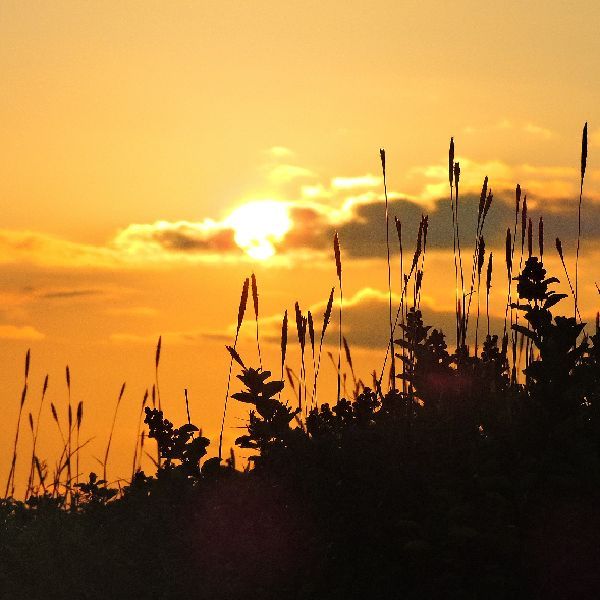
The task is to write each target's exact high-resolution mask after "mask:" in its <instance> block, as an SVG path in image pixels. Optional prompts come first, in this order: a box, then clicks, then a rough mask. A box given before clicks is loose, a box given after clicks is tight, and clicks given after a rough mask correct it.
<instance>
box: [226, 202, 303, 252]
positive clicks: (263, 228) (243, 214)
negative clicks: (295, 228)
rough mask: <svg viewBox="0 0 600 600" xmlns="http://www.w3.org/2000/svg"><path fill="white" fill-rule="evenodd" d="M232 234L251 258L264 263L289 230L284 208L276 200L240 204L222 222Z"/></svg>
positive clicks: (281, 203) (288, 218)
mask: <svg viewBox="0 0 600 600" xmlns="http://www.w3.org/2000/svg"><path fill="white" fill-rule="evenodd" d="M225 224H226V225H228V226H229V227H231V228H232V229H233V231H234V238H235V243H236V244H237V245H238V246H239V247H240V248H241V249H242V250H244V252H245V253H246V254H247V255H248V256H250V257H251V258H255V259H257V260H266V259H267V258H270V257H271V256H273V255H274V254H275V244H276V243H277V242H280V241H281V240H282V239H283V238H284V236H285V234H286V233H287V232H288V231H289V230H290V229H291V227H292V221H291V219H290V215H289V211H288V207H287V205H286V204H284V203H283V202H277V201H276V200H256V201H253V202H248V203H247V204H243V205H242V206H240V207H239V208H237V209H236V210H234V211H233V212H232V213H231V214H230V215H229V217H227V219H226V220H225Z"/></svg>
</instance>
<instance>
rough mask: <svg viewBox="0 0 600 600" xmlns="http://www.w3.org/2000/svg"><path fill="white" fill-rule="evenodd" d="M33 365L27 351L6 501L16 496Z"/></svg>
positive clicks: (5, 493) (5, 494)
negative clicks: (18, 455) (20, 439)
mask: <svg viewBox="0 0 600 600" xmlns="http://www.w3.org/2000/svg"><path fill="white" fill-rule="evenodd" d="M30 364H31V349H29V350H27V352H26V354H25V377H24V381H23V390H22V392H21V400H20V402H19V416H18V417H17V430H16V432H15V441H14V444H13V453H12V460H11V463H10V471H9V473H8V478H7V480H6V489H5V491H4V499H6V498H8V494H9V492H10V495H11V496H14V492H15V471H16V467H17V446H18V444H19V432H20V430H21V417H22V415H23V405H24V404H25V399H26V398H27V388H28V386H29V366H30Z"/></svg>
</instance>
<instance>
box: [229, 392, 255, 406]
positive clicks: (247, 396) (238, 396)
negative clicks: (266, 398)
mask: <svg viewBox="0 0 600 600" xmlns="http://www.w3.org/2000/svg"><path fill="white" fill-rule="evenodd" d="M231 397H232V398H234V399H235V400H239V401H240V402H248V403H249V404H255V403H256V396H254V395H253V394H251V393H250V392H237V393H235V394H232V395H231Z"/></svg>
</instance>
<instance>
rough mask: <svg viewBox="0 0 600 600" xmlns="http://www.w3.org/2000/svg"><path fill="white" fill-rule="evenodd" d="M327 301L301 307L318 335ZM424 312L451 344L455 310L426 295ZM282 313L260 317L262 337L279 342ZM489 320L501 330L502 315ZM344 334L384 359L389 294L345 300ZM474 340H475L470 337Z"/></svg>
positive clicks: (331, 337)
mask: <svg viewBox="0 0 600 600" xmlns="http://www.w3.org/2000/svg"><path fill="white" fill-rule="evenodd" d="M399 303H400V297H399V295H398V294H392V307H393V315H394V317H395V316H396V312H397V310H398V306H399ZM326 304H327V301H326V300H324V301H322V302H319V303H317V304H313V305H311V306H310V307H303V308H302V310H303V312H304V314H306V310H307V309H308V310H310V311H311V313H312V314H313V315H314V318H315V330H316V334H317V339H318V336H319V335H320V332H321V326H322V315H323V313H324V311H325V306H326ZM338 306H339V304H338V299H337V298H336V300H335V303H334V310H333V317H332V320H331V322H330V324H329V326H328V328H327V334H326V338H325V344H326V345H329V346H335V345H336V344H337V340H338V335H339V328H338V321H337V310H338ZM421 311H422V313H423V320H424V322H425V325H431V326H432V327H435V328H437V329H438V330H442V331H443V332H444V333H445V334H446V336H447V343H448V346H451V345H452V340H453V332H454V330H455V313H454V312H453V311H447V310H440V309H439V305H437V304H435V303H434V301H433V299H432V298H430V297H429V296H426V295H424V296H423V297H422V300H421ZM471 316H472V321H471V323H472V326H471V335H472V336H473V337H474V329H475V311H474V310H472V311H471ZM282 318H283V315H282V314H276V315H270V316H267V317H263V318H261V319H260V330H261V337H262V339H263V340H265V341H268V342H271V343H275V344H279V343H280V335H281V322H282ZM484 320H485V319H480V330H479V331H480V336H484V337H485V332H484V330H483V325H484ZM490 323H491V328H492V331H493V332H495V333H502V328H503V324H504V323H503V318H502V317H501V316H496V315H490ZM289 327H290V331H289V332H288V340H289V343H294V342H295V340H296V337H295V335H296V334H295V331H296V330H295V327H296V326H295V321H294V317H293V316H291V317H290V320H289ZM234 331H235V325H233V324H232V325H231V326H230V328H229V329H228V331H227V332H223V333H222V335H223V336H224V337H225V339H231V335H232V333H233V332H234ZM242 331H243V334H244V335H245V336H247V337H248V339H251V338H252V336H253V335H254V332H253V331H250V329H246V330H242ZM343 335H344V337H346V339H347V340H348V343H349V344H350V345H351V346H359V347H362V348H371V349H377V348H379V349H381V350H382V360H383V354H384V353H385V349H386V347H387V343H388V340H389V336H390V330H389V297H388V293H387V292H386V291H382V290H378V289H374V288H371V287H365V288H362V289H361V290H359V291H358V292H356V293H355V294H354V295H353V296H351V297H350V298H346V299H344V309H343ZM401 335H402V330H401V328H400V326H399V325H397V327H396V330H395V338H396V339H397V338H399V337H401ZM480 339H481V338H480ZM471 341H472V340H471Z"/></svg>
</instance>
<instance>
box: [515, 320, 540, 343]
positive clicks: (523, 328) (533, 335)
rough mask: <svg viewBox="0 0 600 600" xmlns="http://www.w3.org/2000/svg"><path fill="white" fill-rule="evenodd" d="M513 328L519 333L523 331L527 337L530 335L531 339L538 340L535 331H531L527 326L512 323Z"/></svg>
mask: <svg viewBox="0 0 600 600" xmlns="http://www.w3.org/2000/svg"><path fill="white" fill-rule="evenodd" d="M511 328H512V329H514V330H515V331H517V332H519V333H522V334H523V335H524V336H525V337H528V338H529V339H531V340H534V341H536V340H537V336H536V335H535V332H534V331H531V329H527V327H523V325H517V324H513V325H511Z"/></svg>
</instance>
